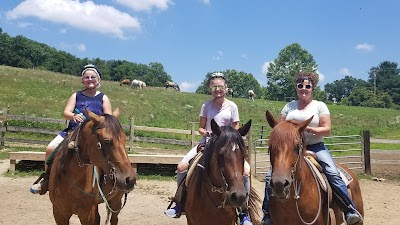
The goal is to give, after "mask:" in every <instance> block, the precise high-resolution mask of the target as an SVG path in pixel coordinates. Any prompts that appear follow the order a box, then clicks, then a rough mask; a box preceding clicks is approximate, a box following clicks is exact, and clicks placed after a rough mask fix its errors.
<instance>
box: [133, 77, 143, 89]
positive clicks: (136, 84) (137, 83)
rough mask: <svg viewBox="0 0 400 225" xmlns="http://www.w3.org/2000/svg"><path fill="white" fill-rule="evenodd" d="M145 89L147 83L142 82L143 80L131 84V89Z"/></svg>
mask: <svg viewBox="0 0 400 225" xmlns="http://www.w3.org/2000/svg"><path fill="white" fill-rule="evenodd" d="M144 87H146V83H145V82H143V81H141V80H136V79H135V80H132V84H131V88H139V89H143V88H144Z"/></svg>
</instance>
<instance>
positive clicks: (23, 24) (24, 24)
mask: <svg viewBox="0 0 400 225" xmlns="http://www.w3.org/2000/svg"><path fill="white" fill-rule="evenodd" d="M29 26H32V23H27V22H21V23H18V27H21V28H25V27H29Z"/></svg>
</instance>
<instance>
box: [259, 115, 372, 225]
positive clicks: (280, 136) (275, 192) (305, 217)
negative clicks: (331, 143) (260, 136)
mask: <svg viewBox="0 0 400 225" xmlns="http://www.w3.org/2000/svg"><path fill="white" fill-rule="evenodd" d="M266 117H267V120H268V123H269V125H270V126H271V127H272V128H273V129H272V131H271V134H270V137H269V153H270V162H271V166H272V176H271V182H270V185H271V189H272V194H271V196H270V201H269V211H270V212H269V213H270V216H271V220H272V223H273V224H274V225H284V224H291V225H300V224H302V225H303V224H316V225H325V224H337V225H339V224H342V222H343V213H342V212H341V211H340V209H339V208H338V206H337V204H336V203H335V201H332V193H331V192H330V191H328V192H324V191H323V190H321V188H320V186H319V184H318V181H317V180H316V178H314V176H313V174H312V171H311V169H310V168H309V166H308V165H307V163H306V161H305V158H304V156H305V154H306V148H305V147H306V146H305V145H304V133H303V131H304V129H305V128H306V127H307V125H308V124H309V123H310V121H311V120H312V118H313V117H311V118H310V119H308V120H306V121H304V122H302V123H300V124H294V123H292V122H291V121H290V120H289V121H282V122H278V121H277V120H275V119H274V117H273V116H272V115H271V114H270V113H269V112H268V111H267V112H266ZM340 167H342V168H343V169H345V170H346V171H347V172H348V173H349V174H350V175H351V176H352V177H353V180H352V182H351V183H350V184H349V186H348V190H349V193H350V196H351V197H352V199H353V201H354V203H355V204H356V206H357V210H358V211H359V212H360V213H361V214H362V215H364V210H363V200H362V196H361V190H360V184H359V182H358V179H357V176H356V175H355V174H354V173H353V172H352V171H351V170H350V169H348V168H347V167H345V166H344V165H340ZM329 208H330V209H329ZM332 213H334V214H335V215H334V216H332ZM335 222H336V223H335Z"/></svg>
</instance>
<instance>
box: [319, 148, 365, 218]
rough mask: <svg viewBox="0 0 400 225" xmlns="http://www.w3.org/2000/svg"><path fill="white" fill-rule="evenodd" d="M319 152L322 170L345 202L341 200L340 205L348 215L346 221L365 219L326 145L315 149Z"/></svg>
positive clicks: (333, 188)
mask: <svg viewBox="0 0 400 225" xmlns="http://www.w3.org/2000/svg"><path fill="white" fill-rule="evenodd" d="M314 152H315V153H316V154H317V157H318V161H319V163H320V164H321V166H322V170H323V172H324V174H325V175H326V177H327V179H328V181H329V184H330V185H331V187H332V190H333V191H334V192H335V193H336V194H337V196H338V197H339V198H340V199H341V201H342V202H343V203H344V204H341V202H340V201H339V203H338V206H339V207H340V209H341V210H342V211H343V212H344V214H345V217H346V223H347V224H348V225H354V224H358V223H360V222H362V221H363V217H362V216H361V214H360V213H359V212H358V211H357V210H356V205H355V204H354V202H353V201H352V200H351V198H350V196H349V192H348V190H347V186H346V184H345V183H344V181H343V179H342V177H341V176H340V173H339V171H338V169H337V167H336V164H335V162H334V160H333V158H332V156H331V154H330V152H329V151H328V149H326V147H323V149H320V150H317V151H314Z"/></svg>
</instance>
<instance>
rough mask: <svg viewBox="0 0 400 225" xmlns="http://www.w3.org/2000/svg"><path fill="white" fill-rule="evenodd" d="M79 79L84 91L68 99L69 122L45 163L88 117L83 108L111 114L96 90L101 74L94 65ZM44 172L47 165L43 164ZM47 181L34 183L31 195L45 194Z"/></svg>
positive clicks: (105, 99)
mask: <svg viewBox="0 0 400 225" xmlns="http://www.w3.org/2000/svg"><path fill="white" fill-rule="evenodd" d="M81 79H82V84H83V86H84V89H83V90H82V91H77V92H75V93H73V94H72V95H71V97H70V98H69V99H68V102H67V105H66V106H65V109H64V118H65V119H67V120H69V124H68V127H67V128H66V129H64V130H63V131H61V132H60V133H59V134H58V135H57V136H56V137H55V138H54V139H53V140H52V141H51V142H50V143H49V145H48V146H47V148H46V156H45V161H47V159H48V158H49V156H50V155H51V154H52V152H53V151H54V149H55V148H56V147H57V146H58V145H59V144H60V143H61V142H62V141H63V140H64V138H65V137H67V135H68V132H69V131H71V130H73V129H75V128H76V127H77V126H78V125H79V124H80V123H81V122H83V121H84V120H85V118H87V117H88V115H86V112H85V108H87V109H89V110H90V111H92V112H94V113H95V114H97V115H103V114H110V115H111V114H112V108H111V102H110V99H109V98H108V97H107V95H105V94H103V93H101V92H100V91H98V90H97V89H98V88H99V87H100V82H101V73H100V71H99V70H98V69H97V68H96V67H95V66H94V65H91V64H89V65H86V66H85V67H84V68H83V69H82V72H81ZM45 170H47V164H46V163H45ZM47 183H48V180H47V179H42V180H40V181H38V182H35V184H33V185H32V186H31V187H30V192H31V193H33V194H38V193H39V194H41V195H43V194H45V193H46V192H47Z"/></svg>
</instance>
